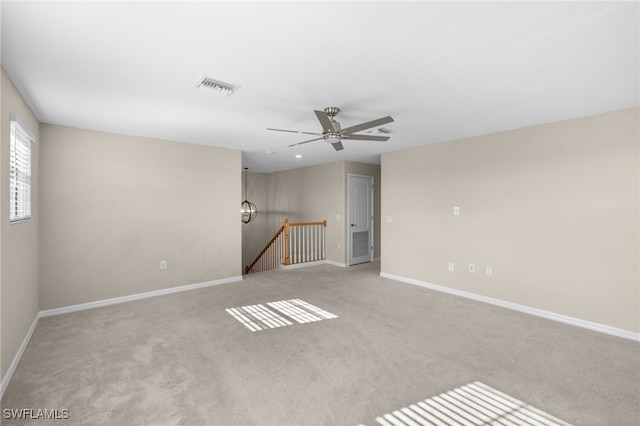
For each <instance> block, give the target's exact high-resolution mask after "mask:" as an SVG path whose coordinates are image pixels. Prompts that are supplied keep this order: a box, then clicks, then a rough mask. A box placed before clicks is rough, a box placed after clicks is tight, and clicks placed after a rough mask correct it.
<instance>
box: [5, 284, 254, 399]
mask: <svg viewBox="0 0 640 426" xmlns="http://www.w3.org/2000/svg"><path fill="white" fill-rule="evenodd" d="M236 281H242V275H239V276H236V277H229V278H223V279H220V280H215V281H207V282H204V283H198V284H189V285H183V286H179V287H171V288H165V289H162V290H155V291H149V292H146V293H138V294H132V295H130V296H122V297H114V298H112V299H105V300H98V301H96V302H89V303H82V304H79V305H72V306H66V307H63V308H55V309H47V310H44V311H40V312H38V313H37V314H36V317H35V318H34V320H33V323H32V324H31V328H29V331H28V332H27V335H26V336H25V338H24V340H23V341H22V345H20V348H19V349H18V352H17V353H16V355H15V356H14V357H13V361H12V362H11V365H10V366H9V369H8V370H7V372H6V374H5V375H4V377H3V378H2V382H0V399H2V396H3V395H4V391H5V389H6V388H7V386H9V382H10V381H11V378H12V377H13V373H14V372H15V371H16V367H17V366H18V363H19V362H20V359H21V358H22V355H23V354H24V351H25V349H26V348H27V345H28V344H29V341H30V340H31V336H33V332H34V331H35V329H36V326H37V325H38V322H39V321H40V318H44V317H50V316H54V315H61V314H67V313H70V312H76V311H83V310H85V309H93V308H99V307H102V306H109V305H115V304H118V303H124V302H131V301H133V300H139V299H146V298H148V297H156V296H163V295H166V294H172V293H179V292H182V291H189V290H195V289H198V288H204V287H211V286H214V285H220V284H227V283H231V282H236Z"/></svg>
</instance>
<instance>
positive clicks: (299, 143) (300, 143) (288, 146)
mask: <svg viewBox="0 0 640 426" xmlns="http://www.w3.org/2000/svg"><path fill="white" fill-rule="evenodd" d="M322 139H324V138H315V139H311V140H308V141H304V142H298V143H294V144H291V145H287V148H290V147H292V146H296V145H302V144H305V143H309V142H313V141H319V140H322Z"/></svg>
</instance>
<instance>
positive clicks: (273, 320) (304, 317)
mask: <svg viewBox="0 0 640 426" xmlns="http://www.w3.org/2000/svg"><path fill="white" fill-rule="evenodd" d="M267 305H268V306H269V307H270V308H272V309H273V310H271V309H269V308H267V307H266V306H264V305H261V304H258V305H247V306H241V307H238V308H230V309H226V311H227V312H228V313H229V314H230V315H231V316H233V317H234V318H235V319H237V320H238V321H240V323H242V325H244V326H245V327H247V328H248V329H249V330H251V331H260V330H267V329H270V328H278V327H285V326H287V325H293V324H294V323H293V322H291V321H290V319H291V320H293V321H295V322H297V323H298V324H304V323H309V322H316V321H322V320H323V319H333V318H338V316H337V315H334V314H332V313H330V312H327V311H325V310H322V309H320V308H318V307H317V306H314V305H312V304H310V303H307V302H305V301H304V300H300V299H290V300H280V301H277V302H269V303H267ZM274 310H275V311H277V312H274Z"/></svg>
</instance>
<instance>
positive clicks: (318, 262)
mask: <svg viewBox="0 0 640 426" xmlns="http://www.w3.org/2000/svg"><path fill="white" fill-rule="evenodd" d="M317 265H333V266H340V267H341V268H346V267H347V265H345V264H344V263H339V262H334V261H333V260H316V261H313V262H303V263H294V264H293V265H280V269H284V270H288V269H298V268H306V267H308V266H317Z"/></svg>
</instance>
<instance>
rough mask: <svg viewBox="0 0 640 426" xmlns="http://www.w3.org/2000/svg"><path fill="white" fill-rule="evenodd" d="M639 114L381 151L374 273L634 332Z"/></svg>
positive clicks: (639, 326) (638, 327)
mask: <svg viewBox="0 0 640 426" xmlns="http://www.w3.org/2000/svg"><path fill="white" fill-rule="evenodd" d="M638 116H639V110H638V109H632V110H625V111H619V112H614V113H609V114H604V115H599V116H594V117H587V118H581V119H577V120H571V121H565V122H559V123H554V124H548V125H542V126H536V127H530V128H525V129H519V130H514V131H510V132H505V133H500V134H494V135H488V136H482V137H476V138H471V139H465V140H459V141H453V142H447V143H440V144H435V145H428V146H423V147H419V148H414V149H410V150H405V151H400V152H394V153H389V154H383V156H382V179H383V181H382V217H383V219H384V217H386V216H391V217H392V219H393V223H391V224H387V223H385V222H384V220H383V224H382V265H381V268H382V272H385V273H388V274H394V275H399V276H403V277H406V278H412V279H416V280H419V281H423V282H428V283H433V284H438V285H442V286H447V287H450V288H452V289H458V290H462V291H466V292H470V293H475V294H479V295H484V296H488V297H492V298H497V299H501V300H505V301H509V302H513V303H518V304H522V305H526V306H529V307H533V308H538V309H543V310H547V311H551V312H555V313H559V314H563V315H567V316H570V317H574V318H579V319H582V320H587V321H592V322H596V323H600V324H604V325H609V326H612V327H617V328H621V329H624V330H629V331H633V332H638V331H640V306H639V305H640V289H639V285H638V283H639V282H640V277H639V259H640V253H639V235H640V232H639V217H640V216H639V200H638V199H639V180H640V179H639V140H640V136H639V130H638V129H639V124H640V123H639V117H638ZM454 206H458V207H460V209H461V214H460V216H454V215H453V208H454ZM448 262H454V263H455V268H456V270H455V272H447V263H448ZM469 263H475V265H476V268H477V270H476V272H475V273H470V272H468V264H469ZM487 265H490V266H492V267H493V275H492V276H487V275H485V266H487Z"/></svg>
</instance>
